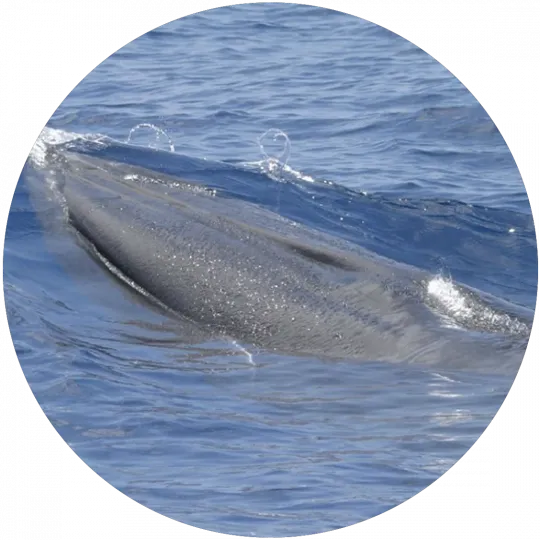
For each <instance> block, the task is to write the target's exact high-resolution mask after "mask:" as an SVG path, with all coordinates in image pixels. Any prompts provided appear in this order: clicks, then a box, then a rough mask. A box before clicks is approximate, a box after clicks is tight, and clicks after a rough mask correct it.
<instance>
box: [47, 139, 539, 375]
mask: <svg viewBox="0 0 540 540" xmlns="http://www.w3.org/2000/svg"><path fill="white" fill-rule="evenodd" d="M48 167H49V170H50V172H52V174H54V176H55V179H56V180H55V189H57V190H58V191H59V193H60V194H61V196H62V200H63V205H64V207H65V210H66V215H67V219H68V222H69V224H70V226H71V227H73V228H74V229H75V230H76V231H77V232H78V234H79V235H82V236H83V237H84V238H85V239H86V240H87V241H88V243H89V245H90V246H91V247H92V250H94V251H95V254H97V256H98V257H99V258H100V260H101V261H102V262H104V264H105V265H106V266H107V267H108V268H109V270H112V271H113V272H114V273H116V274H117V275H118V276H120V277H121V278H122V279H123V280H124V281H126V282H128V283H130V284H132V285H133V286H136V288H138V289H140V290H141V291H143V292H144V293H145V294H146V295H147V296H148V297H149V298H151V299H153V300H154V301H156V302H157V303H159V304H160V305H162V306H163V307H166V308H167V309H169V310H172V311H173V312H175V313H178V314H181V315H183V316H186V317H188V318H189V319H191V320H193V321H195V322H197V323H198V324H200V325H202V326H204V327H207V328H208V329H211V330H212V332H214V333H215V334H216V335H220V336H224V337H228V338H231V339H234V340H238V341H241V342H242V343H243V344H244V345H245V346H251V347H255V348H261V349H264V350H268V351H278V352H282V353H288V354H297V355H313V356H318V357H328V358H355V359H362V360H387V361H408V362H423V363H428V364H437V363H441V362H448V363H449V364H450V365H453V366H465V367H466V366H470V365H472V364H474V363H476V364H478V363H481V364H482V365H485V366H491V367H496V366H498V365H499V364H501V365H502V364H505V363H508V362H514V363H516V365H517V362H519V361H521V359H522V357H523V354H524V350H525V347H526V343H527V340H528V336H529V333H530V327H531V324H532V323H531V321H532V316H531V314H530V313H528V312H527V311H526V310H525V311H524V310H521V309H520V308H518V307H516V306H512V305H510V304H507V303H505V302H502V301H498V300H497V299H494V298H492V297H490V296H489V295H486V294H483V293H480V292H479V291H475V290H473V289H471V288H468V287H465V286H463V285H459V284H455V283H450V282H448V281H444V280H442V279H441V278H436V277H434V276H433V275H431V274H429V273H427V272H425V271H423V270H420V269H416V268H413V267H411V266H407V265H403V264H399V263H397V262H395V261H392V260H389V259H386V258H384V257H382V256H379V255H376V254H374V253H371V252H369V251H368V250H364V249H363V248H361V247H359V246H358V245H356V244H352V243H349V242H346V241H345V240H342V239H338V238H336V237H334V236H332V235H329V234H326V233H324V232H320V231H316V230H313V229H310V228H308V227H306V226H304V225H302V224H299V223H296V222H293V221H291V220H288V219H285V218H283V217H282V216H280V215H279V214H276V213H274V212H271V211H269V210H267V209H264V208H261V207H259V206H257V205H255V204H252V203H249V202H246V201H242V200H238V199H234V198H228V197H225V196H221V195H220V194H219V193H216V192H215V191H214V190H212V189H209V188H206V187H205V186H203V185H201V184H200V183H198V182H191V181H190V180H189V179H182V178H178V177H176V176H169V175H166V174H163V173H159V172H156V171H152V170H149V169H146V168H143V167H138V166H133V165H129V164H126V163H121V162H115V161H109V160H106V159H102V158H99V157H95V156H91V155H85V154H81V153H77V152H74V151H70V150H69V149H62V148H58V147H57V148H55V149H54V150H51V153H50V155H49V160H48ZM437 279H439V281H438V282H437ZM437 285H439V289H440V288H442V289H444V287H447V288H448V287H450V288H451V291H450V293H451V295H454V296H455V295H458V297H459V302H457V304H456V301H455V298H454V297H452V298H451V301H447V300H448V299H445V297H444V296H442V297H441V295H440V294H439V293H440V291H438V290H437ZM443 292H444V291H443ZM460 302H461V303H460Z"/></svg>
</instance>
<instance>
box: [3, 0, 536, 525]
mask: <svg viewBox="0 0 540 540" xmlns="http://www.w3.org/2000/svg"><path fill="white" fill-rule="evenodd" d="M139 123H151V124H154V125H156V126H159V127H160V128H161V129H163V130H165V131H166V132H167V134H168V135H169V136H170V137H171V139H172V140H173V142H174V145H175V149H176V152H175V153H174V154H171V153H170V152H167V151H166V150H167V148H168V143H167V141H166V138H165V137H161V138H160V139H159V140H156V137H155V134H154V132H153V131H152V130H150V129H146V130H145V129H139V130H137V131H136V132H134V133H133V137H132V140H131V143H132V144H131V145H129V146H125V145H122V144H118V143H115V142H114V141H112V142H111V140H110V139H115V140H117V141H125V140H126V138H127V136H128V134H129V131H130V129H131V128H132V127H133V126H135V125H136V124H139ZM48 127H49V128H51V129H54V130H61V131H62V132H67V133H68V134H69V133H80V134H92V136H97V135H104V136H107V137H109V138H110V139H106V140H107V141H109V142H108V143H107V144H106V145H105V146H106V148H105V150H103V149H98V150H96V149H95V147H94V146H93V145H92V144H91V143H89V142H88V140H87V139H83V140H82V142H81V141H79V142H77V144H78V145H79V150H80V151H86V152H104V153H105V155H106V156H107V157H108V158H109V159H116V160H122V161H126V162H129V163H134V164H140V165H144V166H146V167H148V168H150V169H157V170H162V171H166V172H170V173H174V174H178V175H179V176H182V175H188V176H189V177H190V178H195V179H196V180H197V181H199V182H201V183H203V184H205V185H208V186H210V187H211V188H215V189H217V190H218V191H219V193H220V195H221V196H225V197H234V198H242V199H245V200H248V201H251V202H255V203H257V204H259V205H261V206H264V207H266V208H268V209H271V210H272V211H275V212H279V213H281V214H282V215H284V216H286V217H289V218H291V219H294V220H296V221H299V222H302V223H304V224H306V225H309V226H310V227H313V228H317V229H320V230H324V231H327V232H330V233H331V234H334V235H336V236H340V237H342V238H344V239H346V240H348V241H351V242H355V243H358V244H360V245H362V246H365V247H367V248H369V249H370V250H373V251H375V252H377V253H380V254H383V255H385V256H387V257H390V258H392V259H394V260H397V261H401V262H405V263H408V264H411V265H413V266H416V267H420V268H423V269H426V270H429V271H430V272H433V274H434V275H435V274H437V273H440V272H442V273H444V274H445V275H451V276H452V278H453V279H455V280H458V281H461V282H463V283H466V284H468V285H470V286H472V287H475V288H477V289H480V290H482V291H485V292H488V293H491V294H493V295H495V296H497V297H499V298H502V299H505V300H508V301H510V302H512V303H514V304H517V305H520V306H523V307H525V308H527V309H529V310H533V309H534V305H535V300H536V287H537V256H536V239H535V233H534V226H533V221H532V215H531V210H530V207H529V203H528V199H527V195H526V192H525V188H524V186H523V183H522V180H521V178H520V175H519V172H518V170H517V167H516V165H515V163H514V160H513V158H512V156H511V154H510V152H509V150H508V148H507V146H506V144H505V142H504V140H503V138H502V136H501V134H500V133H499V131H498V130H497V128H496V126H495V125H494V124H493V122H492V121H491V120H490V118H489V117H488V115H487V114H486V112H485V111H484V110H483V108H482V107H481V105H480V104H479V103H478V102H477V101H476V100H475V99H474V97H473V96H472V95H471V94H470V93H469V92H468V91H467V89H466V88H464V87H463V85H461V84H460V83H459V81H457V80H456V79H455V78H454V77H453V76H452V75H451V74H450V73H449V72H448V71H447V70H446V69H445V68H444V67H442V66H441V65H440V64H438V63H437V62H435V61H434V60H433V59H432V58H431V57H430V56H429V55H427V54H426V53H424V52H423V51H421V50H419V49H418V48H417V47H416V46H414V45H412V44H411V43H409V42H407V41H405V40H403V39H402V38H400V37H398V36H396V35H394V34H392V33H390V32H388V31H386V30H384V29H382V28H380V27H377V26H375V25H373V24H371V23H367V22H366V21H362V20H360V19H356V18H353V17H351V16H347V15H342V14H340V13H337V12H332V11H328V10H322V9H319V8H312V7H305V6H293V5H283V4H264V5H263V4H257V5H242V6H236V7H231V8H222V9H218V10H213V11H210V12H205V13H200V14H197V15H193V16H191V17H187V18H185V19H182V20H178V21H175V22H173V23H171V24H169V25H166V26H164V27H161V28H159V29H156V30H154V31H152V32H149V33H148V34H146V35H144V36H142V37H140V38H139V39H137V40H135V41H134V42H132V43H131V44H129V45H128V46H126V47H125V48H123V49H122V50H120V51H118V52H117V53H115V54H114V55H112V56H111V57H110V58H109V59H107V60H106V61H105V62H104V63H103V64H101V65H100V66H98V67H97V68H96V69H95V70H94V71H93V72H92V73H90V74H89V75H88V77H86V79H84V80H83V81H82V82H81V83H80V84H79V85H78V86H77V87H76V88H75V89H74V90H73V91H72V92H71V94H70V95H69V96H68V98H67V99H66V100H65V101H64V103H63V104H62V105H61V106H60V108H59V109H58V110H57V111H56V113H55V114H54V115H53V117H52V118H51V120H50V122H49V124H48ZM268 128H279V129H281V130H283V131H284V132H286V134H287V135H288V137H289V138H290V140H291V149H290V158H289V161H288V167H286V168H284V169H282V170H279V169H278V170H277V172H276V171H275V170H274V172H265V169H264V168H265V167H266V165H265V163H263V162H262V161H261V152H260V148H259V144H258V143H257V137H258V136H260V135H261V133H263V132H264V131H265V130H267V129H268ZM50 133H58V132H49V134H50ZM64 135H65V134H64ZM271 142H272V141H270V140H269V138H267V139H266V140H265V146H264V147H265V150H266V151H267V152H268V153H273V152H274V151H276V152H277V153H280V151H281V150H280V149H277V150H276V149H272V150H271V147H272V145H271V144H270V143H271ZM148 146H157V147H159V148H160V150H149V149H148V148H145V147H148ZM274 146H275V145H274ZM34 158H35V156H34ZM34 161H35V159H34ZM30 162H32V159H31V160H30ZM223 162H225V163H223ZM35 174H37V173H36V171H35V163H34V165H32V163H29V164H28V166H27V167H26V168H25V171H23V174H22V176H21V181H20V182H19V184H18V187H17V190H16V192H15V196H14V199H13V204H12V207H11V212H10V216H9V222H8V230H7V235H6V246H5V252H4V289H5V295H6V304H7V310H8V317H9V323H10V328H11V332H12V336H13V340H14V343H15V346H16V349H17V352H18V356H19V359H20V362H21V365H22V367H23V370H24V372H25V375H26V377H27V379H28V382H29V384H30V386H31V388H32V390H33V392H34V394H35V395H36V397H37V399H38V401H39V403H40V405H41V406H42V408H43V410H44V411H45V413H46V414H47V416H48V418H49V419H50V421H51V422H52V423H53V425H54V426H55V428H56V429H57V430H58V432H59V433H60V435H61V436H62V437H63V438H64V440H65V441H66V442H67V443H68V444H69V445H70V446H71V447H72V448H73V450H74V451H75V452H76V453H77V454H78V455H79V456H80V457H81V458H82V459H83V460H84V461H85V462H86V463H87V464H88V465H89V466H90V467H92V468H93V469H94V470H95V471H96V472H97V473H98V474H100V475H101V476H102V477H103V478H104V479H106V480H107V481H108V482H110V483H111V484H112V485H113V486H115V487H116V488H118V489H119V490H120V491H122V492H123V493H125V494H126V495H128V496H130V497H132V498H133V499H135V500H136V501H138V502H140V503H142V504H144V505H146V506H148V507H150V508H152V509H154V510H156V511H158V512H160V513H162V514H164V515H167V516H169V517H172V518H174V519H177V520H179V521H182V522H185V523H188V524H191V525H195V526H199V527H202V528H205V529H209V530H213V531H219V532H225V533H231V534H239V535H254V536H293V535H304V534H309V533H317V532H322V531H327V530H332V529H335V528H339V527H343V526H346V525H350V524H353V523H357V522H359V521H361V520H365V519H368V518H370V517H372V516H375V515H377V514H380V513H381V512H384V511H385V510H387V509H389V508H392V507H393V506H395V505H397V504H399V503H401V502H403V501H405V500H407V499H408V498H410V497H411V496H413V495H415V494H416V493H418V492H419V491H421V490H422V489H423V488H425V487H426V486H428V485H429V484H431V483H432V482H433V481H435V480H436V479H437V478H439V477H440V476H441V475H442V474H443V473H444V472H445V471H447V470H448V469H449V468H450V467H451V466H452V465H453V464H454V463H455V462H456V461H457V460H458V459H459V458H460V457H461V456H462V455H463V454H464V453H465V452H466V451H467V450H468V449H469V448H470V447H471V445H472V444H473V443H474V441H475V440H476V439H477V438H478V437H479V436H480V434H481V433H482V432H483V430H484V429H485V428H486V426H487V425H488V424H489V422H490V421H491V419H492V418H493V416H494V414H495V413H496V411H497V410H498V408H499V407H500V405H501V403H502V402H503V400H504V398H505V396H506V394H507V393H508V390H509V388H510V386H511V384H512V381H513V378H514V376H515V373H516V370H517V368H518V366H514V367H513V368H511V369H506V370H502V371H498V370H489V369H487V370H483V371H482V370H480V371H478V370H476V371H469V370H466V369H452V367H451V366H448V367H444V366H443V367H441V366H439V367H438V368H437V369H434V368H430V367H427V366H425V367H422V366H421V365H414V366H413V365H408V364H398V365H389V364H385V363H382V362H381V363H375V362H364V363H358V362H350V361H340V360H337V361H333V362H329V361H323V360H320V359H317V358H296V357H288V356H283V355H278V354H271V353H265V352H264V351H251V353H252V354H253V357H252V359H251V360H250V359H249V355H248V354H247V353H246V352H245V351H244V350H243V349H242V347H241V345H239V346H238V347H233V346H231V345H230V344H225V343H222V342H219V341H216V342H211V343H208V342H205V343H187V342H183V341H182V336H178V333H177V332H176V331H175V322H174V320H173V319H170V318H169V317H168V316H167V314H166V313H164V312H161V311H160V310H159V309H156V308H155V307H153V306H150V305H149V304H148V303H147V302H146V301H145V300H144V299H141V298H140V297H139V296H138V295H137V294H136V293H134V292H132V291H130V290H129V289H128V288H127V287H126V286H124V285H122V284H120V283H119V282H118V281H117V280H115V279H113V278H112V277H111V276H110V275H109V274H108V273H107V271H106V270H104V269H103V268H102V267H101V266H100V265H99V264H98V263H97V262H96V261H95V260H94V259H93V258H91V257H90V256H89V255H88V253H87V252H86V251H85V250H84V249H83V248H82V247H81V246H80V244H78V243H77V242H76V240H75V239H74V237H73V235H72V234H71V233H70V232H69V229H68V227H66V226H64V227H56V228H55V227H53V228H52V229H51V228H50V227H46V226H44V223H48V222H50V220H51V216H55V215H57V214H59V208H58V203H57V201H55V200H54V199H51V200H44V201H38V203H36V201H35V200H33V201H32V200H30V197H29V189H28V185H29V184H28V180H29V178H30V176H31V175H35ZM53 221H54V220H53Z"/></svg>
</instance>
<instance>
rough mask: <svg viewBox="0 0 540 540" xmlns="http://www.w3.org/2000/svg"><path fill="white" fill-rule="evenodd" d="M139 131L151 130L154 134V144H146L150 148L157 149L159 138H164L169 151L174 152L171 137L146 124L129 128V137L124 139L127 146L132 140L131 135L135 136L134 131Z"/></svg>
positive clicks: (152, 125)
mask: <svg viewBox="0 0 540 540" xmlns="http://www.w3.org/2000/svg"><path fill="white" fill-rule="evenodd" d="M140 129H151V130H153V131H154V133H155V134H156V142H155V143H153V144H148V146H149V147H150V148H155V149H158V148H159V146H160V142H161V138H164V139H165V140H166V142H167V144H168V146H169V150H170V151H171V152H174V151H175V148H174V144H173V141H172V139H171V137H170V136H169V134H168V133H167V132H166V131H164V130H163V129H161V128H159V127H157V126H155V125H154V124H147V123H143V124H137V125H136V126H135V127H133V128H131V130H130V131H129V135H128V137H127V139H126V143H127V144H129V143H131V139H132V138H133V135H134V134H135V132H136V131H138V130H140Z"/></svg>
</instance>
